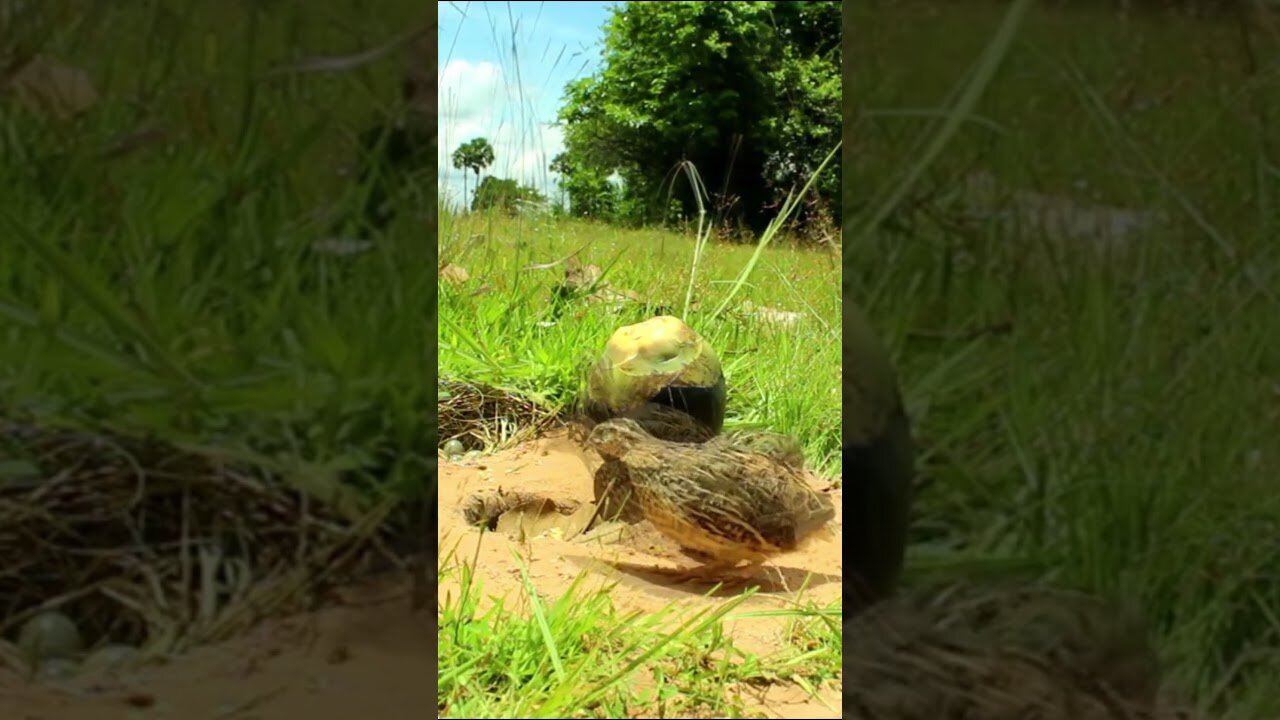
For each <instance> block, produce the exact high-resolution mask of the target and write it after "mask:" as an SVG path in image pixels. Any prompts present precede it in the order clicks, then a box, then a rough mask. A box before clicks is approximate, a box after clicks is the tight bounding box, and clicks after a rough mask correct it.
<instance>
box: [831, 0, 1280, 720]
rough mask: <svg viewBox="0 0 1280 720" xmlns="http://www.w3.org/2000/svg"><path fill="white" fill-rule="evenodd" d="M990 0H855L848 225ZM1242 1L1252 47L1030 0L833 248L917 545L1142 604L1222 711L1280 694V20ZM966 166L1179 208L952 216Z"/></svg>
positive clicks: (896, 160) (974, 39)
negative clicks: (893, 444)
mask: <svg viewBox="0 0 1280 720" xmlns="http://www.w3.org/2000/svg"><path fill="white" fill-rule="evenodd" d="M1005 10H1006V8H1003V7H998V6H997V5H995V4H984V3H957V4H944V3H916V2H884V3H876V4H875V5H874V6H872V5H866V6H858V8H857V9H856V10H855V11H854V13H853V16H852V18H851V22H852V24H853V26H854V27H856V28H858V32H857V37H858V38H859V41H858V42H856V43H854V44H853V45H852V48H853V50H852V51H851V52H850V53H849V54H848V56H847V57H849V58H851V59H852V61H853V64H852V67H853V68H855V69H854V71H853V79H854V82H853V83H852V86H853V87H854V88H855V95H854V97H853V98H852V100H853V102H854V103H855V104H856V106H857V108H858V110H859V111H860V112H861V117H860V119H859V120H858V121H857V124H856V125H855V130H854V138H855V139H854V140H853V145H852V146H851V153H850V154H851V155H853V156H854V157H856V158H858V161H857V162H856V163H850V162H849V161H846V183H847V185H846V187H848V186H849V185H852V186H854V187H860V188H866V189H867V192H866V193H865V194H864V196H863V197H862V198H861V199H862V201H863V205H862V208H863V209H862V210H861V211H860V213H861V216H858V215H855V216H854V218H853V219H852V222H851V223H850V224H851V225H852V226H853V227H861V226H862V225H860V223H862V222H864V221H865V219H866V218H867V217H869V216H870V215H871V214H872V212H873V211H874V209H875V208H876V205H875V203H876V202H882V201H883V200H884V198H886V197H887V196H888V195H887V193H888V191H889V190H891V189H893V187H895V183H896V181H897V180H898V179H900V178H902V177H903V176H904V174H905V172H906V171H907V169H908V168H910V167H911V166H912V164H913V163H915V162H916V161H917V160H919V159H920V158H921V157H922V156H924V154H925V149H924V148H925V146H924V144H923V143H922V142H919V138H922V137H923V138H932V137H936V136H937V134H938V132H939V131H940V130H939V129H940V122H941V120H940V119H939V115H942V116H945V115H946V114H947V109H946V106H945V101H946V98H948V97H952V98H960V97H962V94H961V93H959V92H955V90H954V89H955V88H957V87H960V86H961V83H962V81H963V80H964V76H963V70H964V68H966V67H968V66H970V64H972V63H975V62H976V61H977V59H978V57H979V55H980V54H981V53H982V52H983V50H984V49H985V48H987V47H988V44H989V43H992V39H993V38H995V37H996V36H997V28H998V27H999V26H1000V23H1001V22H1002V19H1003V17H1004V13H1005ZM1273 21H1274V17H1273ZM1254 22H1255V24H1254V26H1253V30H1252V31H1251V33H1250V35H1249V39H1248V42H1244V41H1243V39H1242V35H1241V32H1240V28H1239V26H1238V25H1237V23H1236V21H1235V20H1234V19H1233V18H1232V17H1230V16H1228V17H1226V18H1222V19H1204V18H1201V19H1191V18H1187V17H1182V16H1177V15H1172V14H1168V15H1161V14H1157V13H1143V12H1135V13H1134V15H1133V16H1131V17H1129V18H1128V19H1127V20H1126V19H1123V18H1121V17H1120V16H1119V15H1118V14H1116V13H1114V12H1112V11H1110V10H1089V9H1081V8H1077V9H1067V8H1058V9H1047V8H1035V9H1033V10H1032V11H1031V12H1030V13H1029V14H1028V15H1027V16H1026V18H1025V22H1024V23H1023V24H1022V25H1021V26H1020V27H1019V28H1018V30H1017V32H1016V34H1014V35H1013V36H1012V41H1011V42H1010V43H1009V44H1008V45H1007V46H1006V47H1000V48H998V49H999V50H1003V51H1007V54H1006V55H1005V56H1004V58H1003V64H1002V65H1000V66H999V69H998V71H997V72H996V73H995V75H994V77H993V79H992V82H991V84H990V85H989V86H988V87H987V88H986V93H985V95H983V96H982V97H981V99H980V101H979V102H978V103H977V105H976V106H975V110H974V116H973V118H972V119H971V121H969V122H966V123H964V124H963V125H961V127H960V128H959V130H958V132H957V133H956V134H955V136H954V137H953V138H952V139H951V142H950V143H949V144H948V145H947V146H946V147H945V148H944V149H943V150H942V152H941V153H940V154H939V155H938V156H937V159H936V162H934V163H933V164H932V165H931V166H930V167H929V168H928V170H927V171H926V172H924V173H923V174H921V175H920V181H919V182H918V183H917V184H916V185H915V186H914V187H913V188H912V189H911V190H910V191H909V192H908V193H907V194H906V195H905V196H903V197H904V202H903V203H901V204H900V205H899V206H898V209H897V211H896V212H895V213H893V215H892V218H891V219H890V221H889V222H887V223H886V224H884V225H883V226H881V228H880V230H879V231H878V232H877V233H875V234H874V235H872V236H867V237H863V238H861V240H862V241H861V242H859V243H857V244H855V245H853V246H852V247H847V248H846V250H847V252H850V253H851V256H852V258H853V262H852V264H851V265H849V266H848V267H847V268H846V279H847V280H849V281H850V282H853V283H855V286H856V287H859V288H860V293H859V297H862V298H864V299H865V303H866V305H867V306H868V312H869V314H870V315H871V317H872V318H873V319H874V321H875V322H876V323H877V325H878V327H879V328H880V330H881V331H882V332H883V334H884V336H885V338H886V340H887V341H888V342H889V343H890V344H891V346H892V347H893V348H894V351H895V354H896V356H897V357H898V358H899V362H900V368H901V371H902V376H903V378H904V382H905V385H906V392H907V396H908V398H909V405H910V411H911V415H912V417H913V418H914V420H915V423H916V427H917V431H918V435H919V438H920V441H921V443H922V444H923V447H924V456H923V458H922V469H923V473H922V474H923V477H922V479H921V480H922V491H921V494H920V497H919V505H918V508H917V513H916V518H917V519H916V523H915V540H916V547H915V551H917V552H918V553H924V552H925V551H929V552H932V551H933V550H935V549H936V550H939V551H944V552H960V553H962V554H963V553H979V554H993V555H996V556H1004V557H1021V558H1025V559H1028V560H1029V561H1031V562H1033V563H1034V564H1035V565H1036V566H1037V567H1038V571H1037V572H1038V573H1039V574H1040V575H1041V576H1043V577H1044V578H1045V579H1046V580H1053V581H1057V582H1065V583H1069V584H1078V585H1082V586H1085V587H1088V588H1092V589H1097V590H1102V591H1107V592H1114V593H1118V594H1120V595H1122V596H1125V597H1129V598H1134V599H1137V600H1139V601H1140V603H1141V604H1142V606H1143V608H1144V609H1145V611H1146V613H1147V615H1148V617H1149V619H1150V620H1151V621H1152V623H1153V625H1154V627H1155V628H1156V631H1157V635H1158V646H1159V649H1160V652H1161V655H1162V657H1163V659H1164V660H1165V662H1166V663H1167V666H1168V669H1169V671H1170V681H1171V684H1172V685H1174V686H1176V687H1178V688H1180V689H1181V690H1183V691H1184V692H1187V693H1190V694H1191V695H1192V696H1193V697H1194V698H1195V699H1196V701H1197V702H1198V703H1200V704H1201V705H1202V706H1204V707H1205V708H1206V709H1210V710H1211V711H1212V712H1213V716H1215V717H1224V718H1269V717H1275V716H1276V714H1277V713H1278V712H1280V694H1277V692H1276V691H1275V685H1274V678H1275V677H1277V674H1278V673H1280V653H1277V652H1276V650H1275V647H1276V646H1277V639H1280V636H1278V635H1277V633H1278V632H1280V626H1278V625H1277V623H1276V617H1278V615H1277V611H1278V610H1280V603H1278V602H1277V599H1276V598H1277V595H1276V588H1277V582H1278V581H1280V553H1277V545H1276V539H1275V537H1276V536H1275V532H1274V528H1275V527H1276V522H1277V518H1280V501H1278V500H1277V497H1276V494H1275V493H1274V491H1273V489H1272V484H1273V481H1274V478H1275V477H1276V471H1277V467H1278V466H1277V462H1278V461H1280V456H1278V454H1277V446H1276V444H1275V442H1274V438H1275V437H1276V433H1277V430H1280V385H1277V379H1278V378H1280V342H1278V341H1280V326H1278V325H1277V324H1276V320H1275V318H1276V317H1277V309H1280V306H1278V304H1277V299H1276V288H1277V287H1280V286H1278V285H1277V278H1278V277H1280V248H1278V247H1277V246H1276V244H1275V242H1274V239H1275V237H1276V232H1277V222H1278V221H1280V215H1277V214H1276V205H1275V200H1276V198H1277V197H1280V165H1277V162H1278V161H1280V156H1277V154H1276V148H1275V144H1274V143H1275V138H1276V137H1280V136H1278V135H1277V134H1276V128H1275V126H1274V114H1275V111H1276V110H1277V109H1280V107H1278V106H1277V104H1276V102H1277V98H1280V92H1277V90H1280V74H1277V70H1278V68H1277V65H1276V59H1277V58H1278V57H1280V52H1278V51H1280V36H1277V35H1276V34H1275V33H1274V26H1271V27H1272V30H1270V31H1268V29H1267V28H1268V26H1267V25H1266V24H1264V23H1262V22H1260V21H1256V20H1255V21H1254ZM921 48H927V51H921V50H920V49H921ZM846 82H847V84H846V98H849V95H848V88H849V83H848V81H846ZM953 92H955V94H954V95H953ZM925 111H928V112H925ZM930 113H932V115H931V114H930ZM973 172H987V173H990V174H991V175H994V176H995V177H997V178H998V179H999V180H1000V181H1001V182H1002V183H1004V184H1006V185H1007V186H1009V187H1013V188H1029V189H1032V190H1035V191H1037V192H1040V193H1046V194H1054V195H1056V196H1065V197H1066V198H1069V200H1070V201H1071V202H1074V203H1079V204H1082V205H1088V204H1098V203H1101V204H1107V205H1111V206H1117V207H1127V208H1136V209H1139V210H1144V211H1152V212H1164V213H1166V214H1167V216H1168V217H1169V218H1170V219H1171V221H1170V222H1169V223H1168V224H1167V225H1166V226H1163V227H1158V228H1155V229H1153V230H1151V231H1150V232H1147V233H1145V234H1137V235H1134V236H1132V237H1130V238H1128V239H1126V240H1123V241H1117V242H1115V243H1112V244H1110V245H1109V246H1106V247H1103V248H1101V249H1099V248H1097V247H1095V246H1094V245H1093V244H1092V243H1091V242H1090V241H1087V240H1079V239H1065V240H1064V239H1063V238H1061V237H1053V236H1051V235H1050V234H1049V233H1047V232H1035V231H1031V230H1029V229H1028V228H1025V227H1024V228H1022V229H1021V230H1019V229H1017V228H1011V227H1010V226H1009V225H1007V224H1004V223H1002V222H1000V221H998V220H996V219H995V218H992V217H983V216H979V217H976V218H974V217H967V218H965V217H963V214H962V212H961V210H962V208H961V207H960V206H959V205H958V204H957V202H956V200H955V198H954V197H952V196H950V195H949V193H950V192H951V191H953V190H955V189H956V188H957V187H958V186H960V185H962V183H963V179H964V177H965V175H966V174H968V173H973ZM877 193H882V194H880V195H877ZM845 206H846V208H849V207H851V206H852V205H851V203H850V202H849V201H847V200H846V203H845ZM849 242H851V240H850V239H849V237H848V236H846V243H849ZM941 562H943V563H946V562H948V561H946V560H943V561H941Z"/></svg>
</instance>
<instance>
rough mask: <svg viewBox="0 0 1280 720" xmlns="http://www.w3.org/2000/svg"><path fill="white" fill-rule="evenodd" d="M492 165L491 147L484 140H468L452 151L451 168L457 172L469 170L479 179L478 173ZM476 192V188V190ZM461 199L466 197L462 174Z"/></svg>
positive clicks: (465, 177)
mask: <svg viewBox="0 0 1280 720" xmlns="http://www.w3.org/2000/svg"><path fill="white" fill-rule="evenodd" d="M492 164H493V146H492V145H490V144H489V141H488V140H486V139H484V138H475V139H474V140H468V141H467V142H465V143H463V144H462V145H460V146H459V147H458V149H457V150H454V151H453V166H454V167H455V168H457V169H459V170H471V171H473V172H475V174H476V180H477V181H479V179H480V171H481V170H484V169H485V168H487V167H489V166H490V165H492ZM477 191H478V188H477ZM462 197H463V198H464V201H465V198H466V197H467V175H466V173H465V172H464V173H463V174H462Z"/></svg>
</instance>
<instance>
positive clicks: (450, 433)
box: [436, 379, 556, 450]
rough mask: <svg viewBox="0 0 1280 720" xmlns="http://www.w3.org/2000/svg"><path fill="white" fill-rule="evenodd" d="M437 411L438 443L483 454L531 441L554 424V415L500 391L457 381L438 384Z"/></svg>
mask: <svg viewBox="0 0 1280 720" xmlns="http://www.w3.org/2000/svg"><path fill="white" fill-rule="evenodd" d="M437 397H438V401H437V403H436V410H437V412H438V413H439V414H438V418H439V423H440V425H439V427H440V433H439V438H440V440H439V442H440V447H444V445H445V444H446V443H448V442H449V441H450V440H457V441H458V442H460V443H462V447H463V448H464V449H466V450H484V449H493V448H496V447H501V446H506V445H513V444H516V443H519V442H522V441H524V440H531V439H533V438H534V437H537V435H538V434H539V433H541V432H542V431H543V430H545V429H547V428H548V427H550V426H551V425H553V424H554V423H555V422H556V416H555V413H554V412H553V411H551V410H549V409H548V408H546V407H543V406H541V405H539V404H538V403H536V402H534V401H532V400H530V399H528V398H525V397H522V396H520V395H518V394H516V393H513V392H510V391H508V390H503V389H502V388H496V387H492V386H489V385H483V384H479V383H469V382H462V381H458V380H445V379H441V380H440V388H439V391H438V396H437Z"/></svg>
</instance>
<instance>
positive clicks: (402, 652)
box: [0, 576, 436, 720]
mask: <svg viewBox="0 0 1280 720" xmlns="http://www.w3.org/2000/svg"><path fill="white" fill-rule="evenodd" d="M408 589H409V588H408V583H407V581H406V580H405V579H404V578H403V577H402V576H400V577H395V578H391V579H386V578H378V579H373V580H370V581H369V582H367V583H366V584H364V585H362V586H361V587H359V588H351V589H348V590H345V591H343V592H342V593H340V597H339V598H338V599H337V600H338V602H337V603H336V604H335V605H334V606H332V607H328V608H326V609H324V610H321V611H318V612H315V613H309V614H306V615H302V616H297V617H293V618H286V619H280V620H274V621H270V622H266V623H263V624H261V625H259V626H258V627H257V628H255V629H254V630H253V631H251V632H249V633H248V634H246V635H244V636H241V637H239V638H236V639H234V640H232V641H229V642H226V643H222V644H219V645H214V646H208V647H202V648H198V649H196V650H193V651H191V652H189V653H187V654H185V655H183V656H181V657H179V658H176V659H174V660H171V661H169V662H167V663H164V664H162V665H156V666H150V667H145V668H142V669H139V670H136V671H132V672H128V673H122V674H118V675H114V676H99V677H81V678H75V679H73V680H70V681H65V682H63V683H60V684H52V685H50V684H37V683H34V682H29V681H27V680H26V679H25V678H23V677H20V676H18V675H17V674H15V673H13V672H11V671H8V670H4V671H0V717H3V718H5V719H6V720H151V719H152V718H154V719H157V720H159V719H162V718H173V719H174V720H188V719H189V720H197V719H199V720H274V719H276V718H281V719H284V718H309V719H311V720H328V719H329V718H332V719H333V720H339V719H342V720H349V719H350V718H353V717H359V718H362V719H363V720H381V719H382V718H387V719H388V720H397V719H398V718H407V717H426V716H430V715H431V714H432V710H431V708H432V707H433V703H434V698H433V697H432V695H433V692H432V687H433V686H434V684H435V677H436V651H435V625H434V622H433V619H432V617H431V614H430V612H428V611H426V610H423V611H419V612H417V613H414V612H412V611H411V610H410V601H409V593H408Z"/></svg>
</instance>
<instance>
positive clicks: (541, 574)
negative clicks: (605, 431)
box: [439, 432, 843, 718]
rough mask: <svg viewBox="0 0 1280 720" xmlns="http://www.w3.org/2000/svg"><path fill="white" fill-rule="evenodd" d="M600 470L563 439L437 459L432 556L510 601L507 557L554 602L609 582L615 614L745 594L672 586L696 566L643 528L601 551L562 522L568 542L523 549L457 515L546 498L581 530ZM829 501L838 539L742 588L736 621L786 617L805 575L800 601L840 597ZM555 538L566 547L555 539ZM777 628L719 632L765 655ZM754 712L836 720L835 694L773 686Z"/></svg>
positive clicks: (512, 581) (758, 622)
mask: <svg viewBox="0 0 1280 720" xmlns="http://www.w3.org/2000/svg"><path fill="white" fill-rule="evenodd" d="M598 462H599V460H598V459H596V458H595V457H594V455H593V454H590V455H589V454H588V453H587V452H586V451H584V450H582V449H580V448H579V447H578V446H577V445H576V444H575V443H573V442H572V441H570V440H569V439H568V438H567V437H566V436H565V434H564V433H562V432H556V433H552V434H549V435H547V436H545V437H543V438H540V439H538V440H535V441H533V442H530V443H525V444H523V445H521V446H519V447H516V448H514V449H511V450H506V451H502V452H499V453H495V454H493V455H489V456H483V457H475V458H471V459H462V460H459V461H456V462H455V461H449V460H446V459H444V458H441V460H440V496H439V503H440V528H439V542H440V545H439V547H440V548H441V551H442V553H443V552H448V551H449V550H450V549H454V548H456V550H455V552H456V554H457V556H458V557H461V558H465V559H466V561H467V562H471V561H472V559H473V558H474V559H475V562H476V577H477V579H478V580H479V581H480V582H481V583H483V593H484V595H486V596H493V595H497V596H507V597H510V598H512V599H515V598H518V597H519V596H520V595H522V594H523V590H522V588H521V578H520V573H519V571H518V569H517V564H516V561H515V559H514V557H513V551H514V552H516V553H518V554H519V555H520V556H521V557H523V558H524V561H525V562H527V563H528V567H529V574H530V577H531V579H532V581H533V583H534V585H535V587H536V588H537V590H538V591H539V593H540V594H541V595H542V596H543V597H548V598H555V597H557V596H558V595H559V594H560V593H562V592H563V591H564V590H565V589H566V588H568V586H569V584H570V583H571V582H573V580H574V579H575V578H576V577H578V576H579V575H580V574H582V573H583V571H584V570H586V571H587V580H586V581H585V583H584V586H583V588H582V590H583V591H585V592H590V591H591V590H592V589H593V588H595V587H600V586H603V585H606V584H608V583H613V582H616V583H617V584H616V586H615V587H614V588H613V590H612V591H611V597H612V600H613V603H614V606H615V607H616V608H617V609H618V610H619V611H621V612H628V611H642V612H653V611H657V610H660V609H663V608H666V607H668V606H670V605H672V604H673V603H675V604H679V605H681V606H684V607H687V608H689V609H699V608H702V607H707V606H717V605H719V604H720V603H723V602H724V601H725V600H726V599H727V598H729V597H731V596H734V595H737V594H740V593H741V592H742V590H743V588H744V586H743V585H742V584H738V585H737V586H735V587H730V588H727V589H722V590H721V591H719V592H718V594H717V596H716V597H711V598H708V597H704V596H703V595H704V594H705V593H707V591H708V590H710V589H711V583H701V582H690V581H688V580H683V581H681V580H678V579H675V578H673V577H672V573H671V572H670V571H671V570H675V569H678V568H689V567H693V566H696V562H695V561H693V560H691V559H689V558H687V557H686V556H684V555H683V554H682V553H681V552H680V551H679V549H678V548H677V547H676V546H674V545H673V544H672V543H670V542H669V541H667V540H666V539H665V538H663V537H662V536H661V535H659V534H658V533H657V532H656V531H655V530H654V529H653V528H652V526H650V525H648V523H643V522H642V523H640V524H638V525H635V526H630V527H627V528H625V530H623V537H622V539H621V540H619V541H617V542H605V541H604V540H602V539H601V538H602V537H603V536H605V535H606V534H605V533H603V532H597V531H596V530H592V531H589V532H588V533H587V534H585V535H579V536H577V537H572V536H571V535H572V532H573V530H572V526H573V524H574V522H573V521H572V520H570V519H568V518H564V522H563V523H562V525H563V527H564V528H566V529H568V532H567V533H561V532H558V531H556V530H552V531H551V532H549V533H542V534H536V535H532V536H531V537H528V538H526V541H524V542H522V541H520V540H519V539H518V538H517V537H516V536H515V535H513V534H505V533H504V532H487V533H484V534H483V535H482V534H481V531H480V530H479V529H477V528H474V527H470V526H469V525H468V524H467V522H466V520H465V518H464V513H463V508H464V507H466V506H467V504H468V502H469V501H470V500H471V498H473V497H477V496H480V497H485V496H491V495H493V494H495V493H497V492H498V491H503V492H504V493H508V494H511V493H519V494H521V495H522V496H524V497H525V498H526V499H527V498H528V497H530V496H533V497H539V498H545V499H546V500H549V501H550V503H547V505H548V506H552V505H554V506H555V507H557V508H558V509H559V510H560V512H567V513H572V511H574V510H575V509H576V510H577V511H578V512H577V513H576V516H577V517H578V518H579V520H578V522H579V523H581V522H585V519H586V518H587V517H589V515H590V508H591V506H590V505H589V504H590V503H591V501H592V498H593V479H592V474H591V470H592V469H594V467H596V466H597V464H598ZM832 499H833V501H834V502H835V505H836V527H837V532H836V537H835V538H834V539H833V540H830V541H818V542H814V543H811V544H809V545H808V546H807V547H804V548H802V549H800V550H798V551H797V552H794V553H789V554H786V555H782V556H780V557H778V558H776V559H774V560H773V561H771V562H769V563H768V564H766V565H765V567H764V569H763V570H762V571H761V572H760V573H759V575H758V576H757V577H756V578H754V579H753V580H752V581H750V583H749V584H750V585H755V586H756V587H757V588H758V590H757V594H756V595H755V596H754V597H752V598H750V599H748V600H747V601H746V602H745V603H744V604H743V605H742V606H740V607H739V610H740V611H744V612H745V611H750V610H769V609H777V608H783V607H787V606H788V605H790V604H792V603H793V602H794V601H795V599H796V598H797V597H798V596H799V593H798V592H796V591H797V590H799V589H800V588H801V587H803V586H804V584H805V578H806V576H807V575H809V574H810V573H812V575H811V576H810V579H809V580H808V586H807V587H806V588H805V589H804V590H803V597H804V598H805V599H808V600H812V601H814V602H816V603H818V604H826V603H829V602H831V601H832V600H835V599H836V598H839V597H840V593H841V573H842V569H843V568H842V561H841V552H840V540H839V530H838V529H839V527H840V522H841V512H840V511H841V496H840V492H839V491H838V490H836V491H833V492H832ZM584 506H586V507H584ZM553 519H554V518H553ZM500 529H501V528H500ZM563 536H570V537H569V539H563ZM477 544H478V548H477ZM458 591H459V588H458V586H457V584H456V581H448V580H446V581H445V582H443V583H442V584H441V586H440V588H439V592H440V598H441V599H443V598H444V597H445V594H446V593H452V596H453V597H455V598H456V597H457V596H458ZM510 606H511V604H510V603H508V607H510ZM785 624H786V619H785V618H742V619H728V620H727V621H726V624H725V631H726V633H727V634H728V635H729V636H730V637H732V639H733V640H734V642H735V644H736V645H737V646H738V647H740V648H741V649H743V650H746V651H749V652H756V653H769V652H772V651H774V650H776V649H777V648H778V647H779V645H780V643H781V642H782V640H781V633H782V632H783V629H784V626H785ZM752 702H753V704H754V706H755V707H754V709H756V710H760V711H763V712H764V713H766V714H767V715H769V716H771V717H795V718H802V717H803V718H835V717H839V716H840V713H839V711H838V710H837V709H836V708H839V707H840V687H838V686H837V687H827V688H823V689H822V691H821V699H820V700H815V699H813V698H811V697H809V696H808V695H807V694H806V693H804V692H803V691H802V690H800V689H799V688H798V687H795V686H791V685H774V686H771V687H770V688H769V690H768V691H767V692H766V693H764V694H763V695H762V696H757V697H755V698H754V700H753V701H752Z"/></svg>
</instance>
